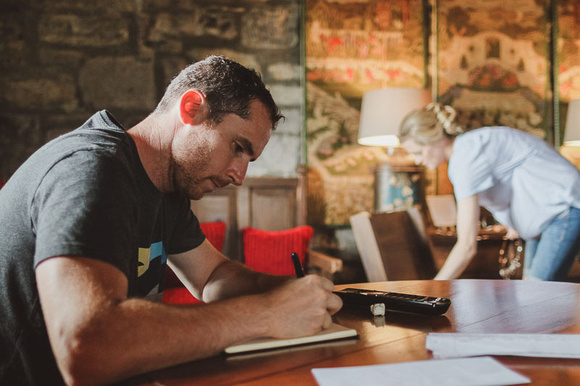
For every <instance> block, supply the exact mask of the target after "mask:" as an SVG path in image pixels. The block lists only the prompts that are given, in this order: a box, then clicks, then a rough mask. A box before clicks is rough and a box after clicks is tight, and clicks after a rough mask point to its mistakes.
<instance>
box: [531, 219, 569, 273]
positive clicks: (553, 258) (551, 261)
mask: <svg viewBox="0 0 580 386" xmlns="http://www.w3.org/2000/svg"><path fill="white" fill-rule="evenodd" d="M579 251H580V209H579V208H570V211H569V212H568V213H567V214H566V215H565V216H563V217H559V218H556V219H555V220H553V221H552V222H551V223H550V224H549V225H548V227H547V228H546V229H545V230H544V232H542V234H541V235H540V238H539V239H534V240H526V251H525V258H524V277H526V278H527V279H531V280H552V281H565V280H566V277H567V276H568V272H569V271H570V268H571V267H572V264H573V263H574V258H575V257H576V255H577V254H578V252H579Z"/></svg>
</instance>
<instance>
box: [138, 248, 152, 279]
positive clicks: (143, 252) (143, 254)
mask: <svg viewBox="0 0 580 386" xmlns="http://www.w3.org/2000/svg"><path fill="white" fill-rule="evenodd" d="M150 252H151V248H139V265H138V266H137V276H139V277H140V276H141V275H143V274H144V273H145V272H147V270H148V269H149V255H150Z"/></svg>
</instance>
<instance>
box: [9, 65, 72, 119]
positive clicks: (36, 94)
mask: <svg viewBox="0 0 580 386" xmlns="http://www.w3.org/2000/svg"><path fill="white" fill-rule="evenodd" d="M0 98H1V99H2V100H3V101H4V103H6V104H7V105H8V106H10V107H11V108H14V109H17V110H25V111H26V110H28V109H32V110H34V111H37V110H54V109H56V110H61V111H72V110H74V109H75V108H76V107H77V106H78V100H77V97H76V88H75V85H74V78H73V77H72V75H70V74H62V75H59V76H58V77H55V78H51V77H48V75H47V76H43V75H41V76H39V77H28V78H24V79H6V80H5V81H4V82H3V88H2V93H1V95H0Z"/></svg>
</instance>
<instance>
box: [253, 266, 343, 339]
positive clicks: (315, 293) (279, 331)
mask: <svg viewBox="0 0 580 386" xmlns="http://www.w3.org/2000/svg"><path fill="white" fill-rule="evenodd" d="M333 289H334V284H332V282H331V281H330V280H328V279H325V278H323V277H322V276H317V275H307V276H305V277H303V278H300V279H297V280H291V281H289V282H287V283H284V284H283V285H281V286H280V287H278V288H275V289H273V290H272V291H270V292H268V293H266V294H264V296H265V297H266V301H267V303H266V304H268V308H269V309H270V310H271V312H270V313H269V314H270V315H271V317H270V318H269V320H268V327H269V330H270V334H268V335H269V336H272V337H274V338H293V337H299V336H307V335H312V334H314V333H317V332H318V331H320V330H322V329H325V328H328V327H330V325H331V324H332V315H334V314H335V313H336V312H337V311H338V310H340V308H341V307H342V300H341V299H340V298H339V297H338V296H337V295H335V294H333V293H332V290H333Z"/></svg>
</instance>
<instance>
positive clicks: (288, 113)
mask: <svg viewBox="0 0 580 386" xmlns="http://www.w3.org/2000/svg"><path fill="white" fill-rule="evenodd" d="M281 111H282V114H283V115H284V117H285V118H286V119H284V120H282V121H280V123H278V127H277V128H276V130H275V131H276V132H277V133H279V134H292V135H300V133H301V132H302V126H303V125H304V122H303V120H302V114H301V113H300V109H297V108H286V109H281Z"/></svg>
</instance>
